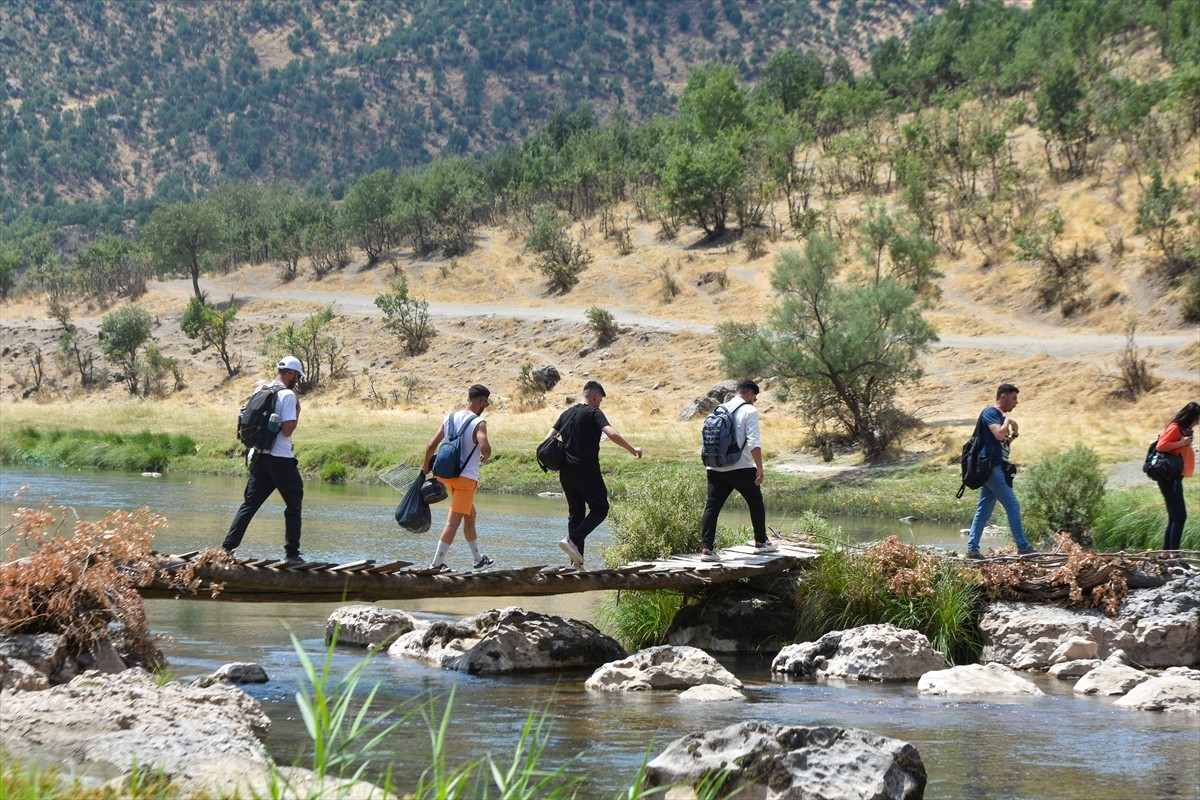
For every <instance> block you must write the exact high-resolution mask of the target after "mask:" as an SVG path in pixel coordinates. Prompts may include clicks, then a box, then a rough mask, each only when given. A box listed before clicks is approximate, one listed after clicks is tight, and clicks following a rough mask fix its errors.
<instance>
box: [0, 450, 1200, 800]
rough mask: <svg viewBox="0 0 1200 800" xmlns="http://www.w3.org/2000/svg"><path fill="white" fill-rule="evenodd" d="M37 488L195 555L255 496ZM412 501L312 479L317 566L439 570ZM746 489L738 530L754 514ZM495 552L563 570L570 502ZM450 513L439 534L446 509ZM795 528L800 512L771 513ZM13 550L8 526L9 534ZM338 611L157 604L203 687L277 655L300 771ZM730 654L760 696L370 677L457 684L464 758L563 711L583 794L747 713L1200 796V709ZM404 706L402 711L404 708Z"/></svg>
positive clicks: (606, 794) (130, 486)
mask: <svg viewBox="0 0 1200 800" xmlns="http://www.w3.org/2000/svg"><path fill="white" fill-rule="evenodd" d="M21 486H28V487H29V489H28V490H27V492H26V493H25V494H24V495H23V496H22V498H21V501H20V502H21V504H22V505H28V504H31V503H36V502H40V501H41V500H43V499H53V500H54V502H55V503H56V504H61V505H67V506H69V507H70V508H72V509H73V512H74V513H77V514H79V515H80V516H81V517H83V518H95V517H97V516H99V515H101V514H103V513H104V511H106V510H108V509H113V508H140V507H142V506H148V507H149V508H150V509H151V510H152V511H155V512H156V513H160V514H162V515H163V516H165V517H166V518H167V520H168V522H169V526H168V527H167V528H166V529H165V530H164V531H162V532H161V533H160V534H159V535H158V537H157V538H156V541H155V546H156V548H157V549H158V550H160V551H163V552H182V551H186V550H194V549H198V548H202V547H207V546H213V545H216V544H218V543H219V542H220V540H221V538H222V536H223V534H224V531H225V529H226V527H227V526H228V524H229V519H230V518H231V517H232V515H233V512H234V510H235V509H236V507H237V505H238V503H239V502H240V501H241V491H242V486H243V482H242V481H240V480H236V479H231V478H213V477H202V476H170V475H167V476H163V477H160V478H142V477H139V476H134V475H123V474H116V473H101V472H90V471H63V470H34V469H24V468H5V469H4V471H3V472H0V513H2V514H3V515H4V517H5V518H6V519H7V517H8V515H9V513H10V512H11V510H12V507H13V494H14V492H15V491H16V490H17V488H18V487H21ZM398 500H399V497H398V495H397V493H396V492H394V491H393V490H391V489H388V488H386V487H360V486H355V487H339V486H327V485H309V486H308V487H306V490H305V509H304V537H303V550H304V553H305V556H306V557H307V558H309V559H310V560H315V559H319V560H328V561H352V560H357V559H360V558H374V559H376V560H379V561H386V560H395V559H406V560H410V561H413V562H415V563H418V564H420V563H424V562H427V561H428V559H429V558H430V556H431V555H432V551H433V547H434V537H435V533H432V532H431V533H427V534H419V535H418V534H410V533H407V532H404V531H402V530H400V529H399V528H398V527H397V526H396V524H395V522H394V521H393V520H392V518H391V514H392V511H393V509H394V507H395V504H396V502H397V501H398ZM737 505H738V501H737V498H736V497H735V498H733V499H732V500H731V502H730V507H729V509H728V510H727V513H726V514H723V515H722V521H723V522H726V521H728V522H731V523H735V524H744V523H745V522H746V521H747V520H746V518H745V517H744V516H739V515H738V514H737V513H736V509H737ZM477 506H478V509H479V532H480V543H481V545H482V549H483V551H484V552H485V553H488V554H489V555H492V556H493V557H494V558H495V559H496V561H497V564H498V566H499V567H504V566H507V565H513V566H516V565H522V566H524V565H532V564H539V563H540V564H559V563H562V562H563V561H564V557H563V555H562V553H561V552H560V551H559V550H558V548H557V546H556V544H555V543H556V541H557V540H558V539H559V538H560V537H561V536H562V534H563V529H564V522H563V520H564V518H565V504H564V503H563V501H562V500H561V499H557V498H526V497H509V496H498V495H488V494H483V495H480V496H479V498H478V500H477ZM444 514H445V510H444V506H442V507H435V511H434V531H436V530H438V528H439V526H440V523H441V521H442V520H443V519H444ZM770 522H771V524H772V525H773V526H774V527H776V528H782V529H785V530H786V528H787V524H788V521H787V520H786V519H771V520H770ZM835 522H836V523H837V524H839V525H840V526H842V528H843V530H844V531H846V532H848V533H849V535H850V536H851V538H853V539H856V540H859V541H868V540H871V539H876V538H880V537H882V536H884V535H888V534H893V533H894V534H897V535H900V536H901V537H902V538H904V539H905V540H906V541H913V542H915V543H918V544H938V545H944V546H949V547H958V548H961V546H962V539H961V538H960V537H959V536H958V530H957V526H945V525H905V524H903V523H899V522H894V523H893V522H887V521H879V520H835ZM282 531H283V520H282V504H281V503H280V502H279V501H278V499H277V498H272V500H270V501H268V503H267V505H266V506H264V507H263V509H262V510H261V511H260V512H259V514H258V517H257V518H256V519H255V521H254V522H253V524H252V525H251V527H250V530H249V533H248V534H247V537H246V541H245V542H244V543H243V546H242V548H241V549H240V550H239V555H241V556H247V557H248V556H260V557H271V556H281V555H282V539H283V533H282ZM606 538H607V531H606V526H602V527H601V528H600V529H599V530H598V531H597V532H596V533H595V534H593V536H592V537H590V538H589V540H588V545H589V550H588V556H589V558H590V559H592V560H595V559H596V558H597V548H598V547H602V546H603V544H604V542H605V540H606ZM4 544H5V545H7V544H8V541H7V537H6V541H5V542H4ZM467 558H468V556H467V549H466V546H465V545H464V544H463V543H462V542H461V537H460V540H459V541H458V542H456V543H455V545H454V546H453V547H452V548H451V551H450V556H449V562H450V564H451V566H454V567H458V568H462V567H465V566H466V562H467ZM601 598H602V595H601V594H599V593H594V594H581V595H566V596H563V597H536V598H506V599H504V600H503V601H502V602H503V604H504V605H521V606H524V607H525V608H529V609H532V610H537V611H543V612H549V613H555V614H561V615H564V616H570V617H575V618H580V619H588V620H591V619H594V615H595V610H596V606H597V604H598V603H599V601H600V599H601ZM380 605H382V606H385V607H391V608H403V609H404V610H406V611H409V612H412V613H414V614H416V615H418V616H422V617H425V618H438V617H442V616H446V615H450V616H465V615H468V614H472V613H475V612H477V611H482V610H485V609H487V608H491V607H493V606H494V605H495V603H494V602H491V601H489V600H488V599H487V598H450V599H439V598H432V599H428V600H421V601H405V602H387V603H381V604H380ZM334 607H335V606H334V605H333V604H296V603H271V604H260V603H222V602H207V601H198V600H197V601H193V600H187V601H179V600H155V601H149V602H148V603H147V612H148V614H149V618H150V623H151V626H152V628H153V629H154V630H155V631H156V632H158V633H160V634H162V635H163V636H164V637H165V639H164V641H163V642H162V645H161V646H162V649H163V651H164V653H165V654H166V656H167V659H168V661H169V663H170V669H171V670H172V671H173V672H174V673H177V674H178V675H179V676H180V677H181V678H184V679H191V678H194V677H198V676H201V675H205V674H208V673H210V672H212V671H214V670H215V669H216V668H217V667H219V666H220V665H222V664H224V663H227V662H231V661H255V662H258V663H260V664H262V665H263V666H264V667H265V669H266V670H267V673H268V675H269V676H270V678H271V680H270V681H269V682H268V683H266V684H262V685H256V686H247V687H245V688H246V690H247V691H248V692H249V693H250V694H251V695H253V696H254V697H256V698H258V699H259V701H260V702H261V703H262V704H263V706H264V709H265V710H266V713H267V714H268V716H270V718H271V720H272V727H271V733H270V735H269V738H268V742H267V745H268V748H269V749H270V751H271V753H272V755H273V756H274V757H275V758H276V759H277V760H278V761H280V762H281V763H304V759H305V758H310V757H311V756H309V755H308V749H307V739H306V736H305V733H304V727H303V724H302V722H301V720H300V718H299V714H298V712H297V708H296V703H295V699H294V695H295V692H296V690H297V687H298V682H299V680H300V677H301V670H300V665H299V659H298V657H297V656H296V654H295V652H294V651H293V649H292V645H291V641H290V638H289V637H290V633H294V634H295V636H296V637H297V638H298V639H299V641H300V642H301V645H302V647H303V648H304V650H305V651H306V652H307V653H309V655H310V657H312V658H313V659H314V660H318V662H319V659H320V658H321V657H322V653H323V635H324V628H325V619H326V618H327V616H328V614H329V613H330V611H332V610H333V608H334ZM771 655H773V654H766V655H765V656H764V657H763V658H761V659H752V658H742V659H723V660H724V663H725V664H726V666H727V667H729V668H730V669H731V670H732V671H733V672H734V673H735V674H736V675H737V676H738V677H739V678H740V679H741V680H742V681H743V683H745V684H746V690H745V691H746V695H747V697H748V700H747V702H745V703H703V704H692V703H680V702H679V701H678V700H676V699H675V697H674V695H672V694H664V695H656V694H635V695H620V694H609V693H604V694H598V693H590V692H587V691H584V689H583V681H584V680H585V679H586V677H587V673H564V674H562V675H557V676H546V675H542V676H538V677H501V678H494V677H493V678H480V677H472V676H468V675H462V674H459V673H454V672H447V671H443V670H438V669H432V668H429V667H426V666H422V665H419V664H416V663H413V662H409V661H405V660H401V659H393V658H388V657H386V656H384V655H380V656H377V657H375V658H374V659H372V661H371V662H370V664H369V666H368V667H367V670H366V674H365V676H364V679H363V687H362V688H363V690H364V692H365V690H366V689H368V688H369V687H370V686H372V685H374V684H376V683H380V684H381V686H382V693H381V699H377V700H376V704H377V705H378V706H379V707H380V708H381V709H390V708H396V709H400V710H401V711H403V710H406V709H412V708H415V707H416V705H417V704H419V703H422V702H425V701H428V700H429V699H430V698H435V702H437V703H439V704H444V703H445V702H446V700H447V698H448V697H449V696H450V693H451V691H452V690H453V692H454V708H453V713H452V719H451V723H450V735H449V737H448V742H449V744H448V747H447V751H448V760H449V761H450V763H451V764H454V763H461V762H462V760H464V759H466V758H472V757H480V756H483V755H484V754H486V753H491V754H492V755H493V756H494V757H495V758H496V759H497V761H498V762H500V763H501V764H503V763H504V762H505V760H506V759H508V758H509V757H510V755H511V752H512V748H513V745H514V744H515V742H516V741H517V738H518V736H519V734H520V732H521V729H522V728H523V726H524V724H525V720H526V718H527V716H528V714H529V712H530V710H531V709H534V710H536V711H539V712H541V713H544V714H545V720H546V723H547V724H548V726H549V729H550V733H549V737H548V742H547V746H546V749H545V751H544V753H543V756H542V765H543V766H549V767H550V768H552V769H553V768H557V767H558V766H560V765H563V764H567V771H568V772H569V773H570V774H572V775H581V776H582V775H586V780H585V782H584V783H583V785H582V789H581V791H580V794H579V797H581V798H584V800H592V798H596V799H597V800H599V799H600V798H612V797H615V796H616V795H617V794H618V792H619V791H621V790H622V789H623V788H625V787H626V786H627V785H628V783H629V781H630V779H631V777H632V776H633V775H634V774H635V773H636V771H637V768H638V765H639V764H640V763H641V762H642V760H643V759H645V758H646V757H647V756H653V755H654V754H656V753H657V752H659V751H661V750H662V749H663V748H664V747H665V746H666V744H667V743H668V742H670V741H671V740H672V739H674V738H676V737H678V736H681V735H683V734H685V733H689V732H694V731H701V730H707V729H712V728H717V727H721V726H724V725H727V724H730V723H732V722H736V721H739V720H743V719H751V718H755V719H763V720H767V721H772V722H778V723H785V724H792V725H837V726H844V727H854V728H862V729H864V730H868V731H872V732H874V733H878V734H882V735H886V736H894V737H896V738H900V739H904V740H907V741H910V742H912V743H913V744H914V745H916V747H917V748H918V749H919V751H920V753H921V757H922V759H923V761H924V763H925V766H926V769H927V770H928V773H929V786H928V789H927V791H926V795H925V796H926V797H927V798H972V799H974V798H1029V799H1030V800H1048V799H1050V798H1054V799H1056V800H1058V799H1061V800H1095V799H1096V798H1115V799H1116V800H1120V799H1122V798H1130V799H1131V800H1132V798H1154V797H1158V798H1180V799H1181V800H1182V798H1196V797H1200V717H1198V716H1197V715H1189V714H1155V713H1149V712H1138V711H1125V710H1121V709H1116V708H1114V707H1113V706H1112V702H1111V699H1110V698H1095V697H1081V696H1076V695H1074V694H1073V693H1072V691H1071V684H1070V682H1061V681H1056V680H1054V679H1051V678H1047V677H1045V676H1040V675H1029V676H1027V677H1029V678H1030V679H1031V680H1033V681H1034V682H1035V683H1037V685H1038V686H1039V687H1040V688H1041V689H1042V690H1043V691H1044V692H1046V695H1045V696H1044V697H1039V698H1032V699H1027V698H1013V699H1011V700H1005V701H989V702H978V701H962V700H945V699H938V698H927V697H922V696H920V695H918V694H917V693H916V689H915V686H913V685H911V684H906V685H902V686H895V685H869V684H868V685H858V684H854V685H849V684H840V683H824V682H822V683H817V682H813V681H790V680H783V679H780V678H778V677H772V676H771V674H770V671H769V666H770V656H771ZM361 657H362V651H360V650H355V649H349V648H339V649H338V651H337V652H336V654H335V657H334V671H335V674H336V675H339V676H340V675H342V674H344V673H345V671H347V670H348V669H349V668H350V667H351V666H352V665H353V664H355V663H357V661H358V659H360V658H361ZM397 713H399V712H397ZM428 752H429V737H428V734H427V729H426V727H425V724H424V723H423V722H421V721H420V720H419V719H414V720H412V721H410V722H408V723H406V724H405V725H404V726H403V727H402V728H401V730H400V731H399V732H397V734H395V735H394V736H392V737H391V738H390V739H389V740H388V741H387V742H385V743H384V746H383V750H382V751H381V753H380V755H379V756H378V761H377V763H378V764H379V765H381V766H382V765H384V764H386V765H388V766H390V767H391V768H392V770H393V774H394V776H395V780H396V784H397V785H399V786H404V787H409V786H413V785H415V782H416V779H417V776H418V775H419V774H420V772H421V770H423V769H424V768H425V767H426V766H427V763H428V762H427V757H428Z"/></svg>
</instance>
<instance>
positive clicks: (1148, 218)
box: [1136, 164, 1185, 271]
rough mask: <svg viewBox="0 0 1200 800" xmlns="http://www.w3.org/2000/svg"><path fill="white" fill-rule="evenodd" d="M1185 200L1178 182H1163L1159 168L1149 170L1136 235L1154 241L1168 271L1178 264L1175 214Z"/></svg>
mask: <svg viewBox="0 0 1200 800" xmlns="http://www.w3.org/2000/svg"><path fill="white" fill-rule="evenodd" d="M1184 197H1185V196H1184V190H1183V187H1181V186H1180V185H1179V183H1178V181H1175V180H1174V179H1172V180H1171V181H1164V180H1163V177H1162V171H1161V170H1160V169H1159V168H1158V165H1157V164H1155V165H1153V166H1152V167H1151V168H1150V185H1148V186H1147V187H1146V192H1145V194H1143V195H1142V199H1141V201H1140V202H1139V203H1138V206H1137V219H1136V224H1137V232H1138V233H1146V234H1149V235H1150V236H1152V237H1153V239H1154V243H1155V244H1156V245H1158V249H1159V251H1160V252H1161V253H1162V254H1163V258H1164V259H1165V260H1166V262H1167V265H1168V267H1172V266H1173V265H1174V264H1175V263H1176V261H1177V260H1178V259H1177V252H1176V250H1177V248H1176V243H1175V233H1176V231H1178V229H1179V227H1180V222H1179V220H1177V219H1176V218H1175V212H1176V211H1177V210H1179V209H1180V208H1182V207H1183V206H1184V203H1185V199H1184ZM1172 271H1173V270H1172Z"/></svg>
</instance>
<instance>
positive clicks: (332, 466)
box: [317, 461, 350, 483]
mask: <svg viewBox="0 0 1200 800" xmlns="http://www.w3.org/2000/svg"><path fill="white" fill-rule="evenodd" d="M349 472H350V471H349V470H348V469H346V465H345V464H343V463H342V462H340V461H330V462H329V463H327V464H325V465H324V466H322V467H321V471H320V472H319V473H317V474H318V476H319V477H320V478H321V480H322V481H324V482H325V483H345V482H346V476H347V475H348V474H349Z"/></svg>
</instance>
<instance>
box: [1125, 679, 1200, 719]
mask: <svg viewBox="0 0 1200 800" xmlns="http://www.w3.org/2000/svg"><path fill="white" fill-rule="evenodd" d="M1113 705H1114V706H1117V707H1118V708H1134V709H1138V710H1139V711H1183V712H1187V713H1191V714H1200V681H1197V680H1192V679H1191V678H1185V677H1183V676H1180V675H1164V676H1162V677H1160V678H1151V679H1150V680H1148V681H1146V682H1145V683H1140V684H1138V685H1137V686H1135V687H1133V688H1132V689H1130V690H1129V694H1127V695H1125V696H1124V697H1122V698H1121V699H1119V700H1117V701H1116V702H1115V703H1113Z"/></svg>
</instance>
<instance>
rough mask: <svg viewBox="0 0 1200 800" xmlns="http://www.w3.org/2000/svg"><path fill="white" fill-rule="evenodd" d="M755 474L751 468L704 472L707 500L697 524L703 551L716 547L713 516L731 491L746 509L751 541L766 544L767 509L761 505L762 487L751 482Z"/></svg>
mask: <svg viewBox="0 0 1200 800" xmlns="http://www.w3.org/2000/svg"><path fill="white" fill-rule="evenodd" d="M755 472H757V470H755V468H754V467H746V468H744V469H731V470H728V471H717V470H715V469H706V470H705V473H706V474H707V475H708V498H707V500H706V501H705V503H704V516H703V517H702V518H701V520H700V541H701V542H702V544H703V546H704V547H707V548H708V549H710V550H711V549H712V547H713V545H714V544H715V543H716V540H717V516H718V515H720V513H721V509H722V508H724V507H725V501H726V500H728V499H729V495H730V494H732V493H733V491H734V490H735V489H736V490H737V492H738V494H740V495H741V496H742V497H744V498H745V499H746V505H747V506H749V507H750V525H751V526H752V527H753V528H754V541H756V542H765V541H766V540H767V508H766V506H765V505H763V496H762V487H761V486H759V485H758V484H756V483H755V482H754V475H755Z"/></svg>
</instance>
